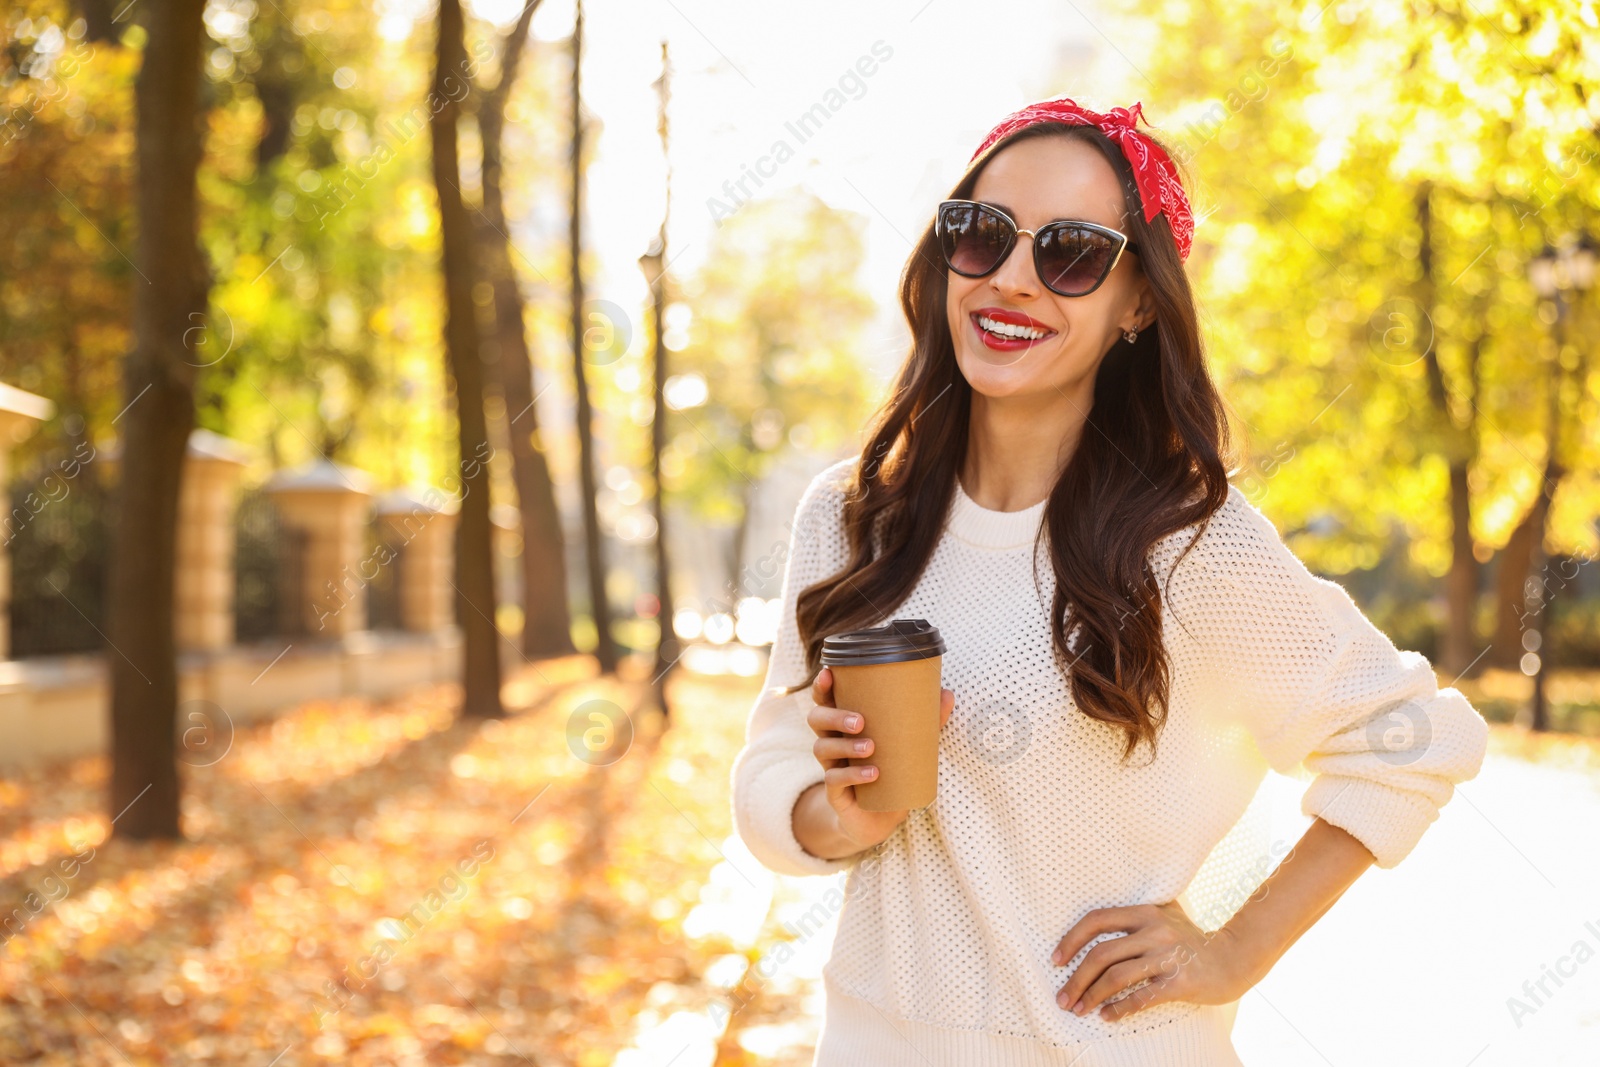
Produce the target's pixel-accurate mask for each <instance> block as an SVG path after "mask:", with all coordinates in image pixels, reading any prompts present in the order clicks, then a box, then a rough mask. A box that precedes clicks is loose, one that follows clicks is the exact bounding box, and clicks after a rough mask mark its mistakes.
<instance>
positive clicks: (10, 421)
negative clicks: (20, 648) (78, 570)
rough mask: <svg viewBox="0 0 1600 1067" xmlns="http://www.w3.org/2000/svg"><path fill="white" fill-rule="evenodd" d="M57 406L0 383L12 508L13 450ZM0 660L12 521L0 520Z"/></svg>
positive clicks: (2, 456) (6, 490)
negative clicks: (0, 533) (0, 531)
mask: <svg viewBox="0 0 1600 1067" xmlns="http://www.w3.org/2000/svg"><path fill="white" fill-rule="evenodd" d="M55 411H56V406H55V405H54V404H52V403H51V402H50V401H48V400H46V399H45V398H44V397H42V396H37V395H35V394H33V393H30V392H27V391H25V390H22V389H18V388H16V387H15V386H11V385H5V384H3V383H0V499H3V500H5V511H7V512H9V511H10V510H11V491H10V490H11V449H12V448H13V447H15V446H16V445H18V444H21V443H22V442H23V441H24V440H25V439H26V438H27V437H28V435H29V434H31V433H33V431H34V430H35V429H36V428H37V427H38V425H39V423H41V422H43V421H44V420H46V419H48V418H49V417H50V416H51V415H54V414H55ZM0 529H3V530H4V535H3V536H0V660H4V659H10V658H11V524H10V520H9V517H8V519H7V521H6V522H5V523H0Z"/></svg>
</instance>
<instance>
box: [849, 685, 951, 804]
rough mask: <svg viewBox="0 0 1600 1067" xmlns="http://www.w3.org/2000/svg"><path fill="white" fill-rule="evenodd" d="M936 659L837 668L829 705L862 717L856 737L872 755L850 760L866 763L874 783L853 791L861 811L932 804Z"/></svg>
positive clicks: (936, 744)
mask: <svg viewBox="0 0 1600 1067" xmlns="http://www.w3.org/2000/svg"><path fill="white" fill-rule="evenodd" d="M939 663H940V657H939V656H933V657H931V658H928V659H910V660H903V661H901V662H899V663H871V664H859V665H849V666H846V665H836V666H833V667H830V668H829V669H830V670H831V671H832V672H833V702H834V704H835V705H837V706H838V707H841V708H844V709H846V710H849V711H858V712H860V713H861V718H862V720H863V725H862V728H861V732H860V733H859V734H855V735H852V736H855V737H870V738H872V741H873V749H872V753H871V754H870V755H867V756H861V757H851V758H850V765H851V766H852V767H858V766H861V765H862V764H865V763H870V764H872V765H874V766H876V767H877V768H878V777H877V779H876V780H874V781H871V782H862V783H858V784H857V785H856V787H855V788H856V803H858V804H860V805H861V807H862V809H863V810H865V811H907V810H910V809H912V808H920V807H923V806H924V805H927V804H931V803H932V802H933V799H934V797H935V796H936V795H937V793H938V788H939V695H940V692H939V689H940V687H939Z"/></svg>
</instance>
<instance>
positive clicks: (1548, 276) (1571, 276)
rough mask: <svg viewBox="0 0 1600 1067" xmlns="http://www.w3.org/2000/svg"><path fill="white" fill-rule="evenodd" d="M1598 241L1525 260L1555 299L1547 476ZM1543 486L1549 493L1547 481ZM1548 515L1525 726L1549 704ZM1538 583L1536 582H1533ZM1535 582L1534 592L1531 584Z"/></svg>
mask: <svg viewBox="0 0 1600 1067" xmlns="http://www.w3.org/2000/svg"><path fill="white" fill-rule="evenodd" d="M1597 253H1600V246H1597V245H1596V244H1595V241H1594V239H1593V238H1592V237H1590V236H1589V235H1588V234H1587V233H1583V234H1580V235H1579V236H1578V237H1577V238H1576V239H1573V238H1571V237H1569V238H1568V239H1566V240H1565V241H1563V242H1562V244H1561V246H1560V247H1559V248H1557V247H1554V246H1551V245H1545V247H1544V249H1543V250H1542V251H1541V252H1540V253H1539V254H1538V255H1537V256H1535V257H1533V261H1532V262H1531V263H1529V265H1528V280H1529V281H1530V282H1531V283H1532V284H1533V288H1534V291H1535V292H1536V293H1538V294H1539V297H1540V298H1541V299H1545V300H1551V301H1553V302H1554V304H1555V312H1556V315H1555V323H1554V333H1555V342H1556V345H1555V363H1554V366H1553V367H1552V368H1551V373H1550V414H1549V418H1550V430H1549V436H1550V445H1549V448H1550V454H1549V458H1548V460H1547V461H1546V472H1547V473H1546V477H1547V479H1549V478H1551V477H1552V476H1558V474H1559V470H1560V467H1559V465H1558V463H1559V461H1558V457H1557V452H1556V448H1557V445H1558V443H1559V439H1560V436H1559V430H1560V426H1561V421H1560V420H1561V379H1562V364H1561V353H1562V349H1563V348H1564V347H1565V346H1566V343H1567V317H1568V315H1569V313H1570V308H1571V305H1572V302H1573V298H1574V296H1580V297H1581V295H1582V294H1583V293H1585V292H1587V291H1588V290H1589V288H1590V287H1591V286H1593V285H1594V276H1595V267H1596V261H1597V259H1600V254H1597ZM1541 492H1545V493H1551V492H1553V489H1552V487H1550V486H1548V485H1547V486H1545V487H1543V488H1542V489H1541ZM1548 521H1549V510H1548V505H1547V507H1546V512H1545V517H1544V521H1543V522H1539V523H1538V524H1536V529H1534V530H1532V531H1531V532H1532V533H1533V534H1534V536H1533V538H1532V542H1533V543H1532V545H1531V546H1530V551H1529V557H1528V581H1527V582H1526V583H1525V584H1524V593H1523V605H1524V607H1525V608H1530V609H1532V610H1533V611H1535V612H1537V613H1538V616H1539V618H1540V619H1541V620H1542V621H1541V622H1540V623H1539V624H1538V625H1536V626H1534V627H1531V628H1528V629H1525V630H1524V631H1523V634H1522V647H1523V649H1524V652H1525V654H1524V655H1523V657H1522V668H1523V671H1524V672H1525V673H1528V674H1531V675H1532V676H1533V699H1532V706H1531V708H1530V712H1529V726H1530V727H1531V728H1532V729H1534V730H1548V729H1549V728H1550V712H1549V705H1548V702H1547V699H1546V695H1545V676H1546V674H1547V673H1548V672H1549V670H1550V653H1551V649H1550V647H1549V640H1548V636H1547V635H1548V634H1549V632H1550V628H1551V624H1552V622H1553V618H1552V611H1553V601H1554V599H1555V587H1554V586H1553V585H1551V583H1549V582H1547V581H1544V580H1543V574H1544V571H1545V553H1544V530H1545V525H1546V523H1547V522H1548ZM1535 583H1537V585H1536V584H1535ZM1535 588H1537V592H1536V593H1535V592H1534V589H1535Z"/></svg>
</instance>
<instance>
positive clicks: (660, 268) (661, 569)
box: [639, 41, 680, 721]
mask: <svg viewBox="0 0 1600 1067" xmlns="http://www.w3.org/2000/svg"><path fill="white" fill-rule="evenodd" d="M671 76H672V64H671V63H670V62H669V61H668V57H667V42H666V41H662V42H661V80H660V81H659V82H658V83H657V86H658V88H659V90H660V92H659V95H660V103H659V106H658V109H657V118H656V129H657V131H658V132H659V133H660V135H661V156H662V159H663V160H664V161H665V162H666V164H667V173H666V179H665V181H664V182H663V183H662V184H663V185H664V186H665V189H664V193H665V196H664V198H663V199H664V200H665V206H664V208H663V209H662V212H661V230H660V232H659V233H658V234H657V235H656V239H655V240H654V241H653V242H651V246H650V249H649V251H647V252H646V253H645V254H644V256H642V257H641V258H640V260H639V262H640V263H641V264H644V265H645V268H646V269H647V270H648V271H649V272H650V301H651V311H652V316H651V318H652V333H651V338H650V341H651V350H652V352H653V353H654V356H655V368H654V372H653V373H652V375H651V387H650V399H651V408H652V410H653V417H652V418H651V420H650V484H651V487H652V488H651V494H650V507H651V510H652V512H653V514H654V516H655V520H656V538H655V550H656V604H657V607H656V626H657V632H658V634H659V636H658V637H657V639H656V666H655V670H654V671H652V672H651V674H652V676H653V677H654V678H655V690H656V692H655V697H656V706H657V707H659V708H660V709H661V715H662V718H664V719H667V720H669V721H670V720H671V718H672V707H671V705H670V704H669V703H668V701H667V674H668V672H670V671H671V670H672V665H673V664H674V663H676V662H678V657H679V655H680V651H679V647H678V635H677V633H675V632H674V631H673V629H672V561H671V556H670V553H669V552H668V551H667V487H666V483H665V481H664V476H663V475H662V473H661V454H662V453H663V452H665V451H666V448H667V398H666V384H667V345H666V315H667V263H668V259H667V222H668V221H669V220H670V218H671V217H672V153H671V150H670V149H671V144H670V139H669V137H668V124H667V105H668V103H669V101H670V100H671V98H672V86H671Z"/></svg>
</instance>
